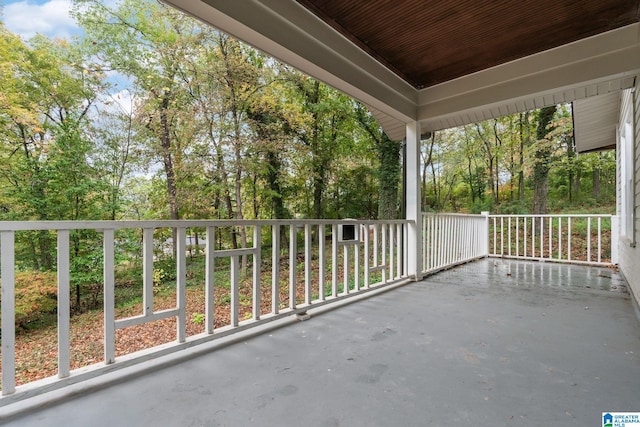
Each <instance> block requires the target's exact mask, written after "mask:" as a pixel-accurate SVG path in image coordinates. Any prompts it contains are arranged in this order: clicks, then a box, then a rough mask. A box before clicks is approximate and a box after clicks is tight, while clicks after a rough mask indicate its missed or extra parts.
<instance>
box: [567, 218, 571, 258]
mask: <svg viewBox="0 0 640 427" xmlns="http://www.w3.org/2000/svg"><path fill="white" fill-rule="evenodd" d="M567 260H568V261H571V217H568V218H567Z"/></svg>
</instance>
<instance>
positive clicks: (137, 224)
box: [0, 219, 415, 231]
mask: <svg viewBox="0 0 640 427" xmlns="http://www.w3.org/2000/svg"><path fill="white" fill-rule="evenodd" d="M414 222H415V221H413V220H406V219H397V220H360V219H286V220H285V219H281V220H280V219H278V220H233V219H229V220H217V219H215V220H207V219H198V220H142V221H129V220H127V221H82V220H81V221H0V231H32V230H81V229H82V230H87V229H92V230H98V231H99V230H119V229H125V228H184V227H188V228H191V227H231V226H247V227H251V226H272V225H285V226H286V225H305V224H314V225H332V224H345V223H354V224H362V225H375V224H411V223H414Z"/></svg>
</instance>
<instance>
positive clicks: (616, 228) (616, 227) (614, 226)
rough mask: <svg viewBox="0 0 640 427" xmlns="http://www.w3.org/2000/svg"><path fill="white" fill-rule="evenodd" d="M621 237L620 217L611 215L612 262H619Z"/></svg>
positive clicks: (615, 263)
mask: <svg viewBox="0 0 640 427" xmlns="http://www.w3.org/2000/svg"><path fill="white" fill-rule="evenodd" d="M619 237H620V217H619V216H618V215H612V216H611V264H614V265H617V264H618V243H619V240H618V239H619Z"/></svg>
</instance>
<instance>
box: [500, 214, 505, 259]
mask: <svg viewBox="0 0 640 427" xmlns="http://www.w3.org/2000/svg"><path fill="white" fill-rule="evenodd" d="M500 255H504V217H503V216H501V217H500Z"/></svg>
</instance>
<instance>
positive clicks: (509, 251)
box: [507, 217, 511, 256]
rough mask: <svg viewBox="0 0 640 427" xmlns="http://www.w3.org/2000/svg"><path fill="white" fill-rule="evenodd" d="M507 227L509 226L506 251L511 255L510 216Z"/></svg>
mask: <svg viewBox="0 0 640 427" xmlns="http://www.w3.org/2000/svg"><path fill="white" fill-rule="evenodd" d="M508 227H509V247H508V250H507V251H508V253H509V256H511V217H509V224H508Z"/></svg>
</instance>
